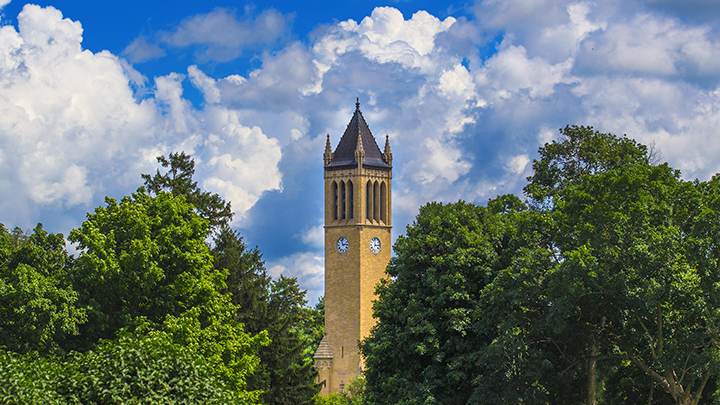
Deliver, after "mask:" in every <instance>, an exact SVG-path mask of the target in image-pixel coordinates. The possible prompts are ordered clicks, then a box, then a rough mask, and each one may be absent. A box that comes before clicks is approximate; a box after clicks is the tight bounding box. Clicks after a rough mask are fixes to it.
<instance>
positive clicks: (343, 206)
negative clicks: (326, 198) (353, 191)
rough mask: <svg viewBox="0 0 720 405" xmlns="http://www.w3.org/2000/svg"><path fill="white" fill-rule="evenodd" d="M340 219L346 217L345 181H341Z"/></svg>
mask: <svg viewBox="0 0 720 405" xmlns="http://www.w3.org/2000/svg"><path fill="white" fill-rule="evenodd" d="M340 219H345V183H344V182H342V181H341V182H340Z"/></svg>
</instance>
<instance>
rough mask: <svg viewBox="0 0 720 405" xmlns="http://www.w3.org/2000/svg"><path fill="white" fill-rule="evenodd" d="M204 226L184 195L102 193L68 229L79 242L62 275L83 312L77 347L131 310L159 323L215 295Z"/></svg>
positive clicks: (105, 334)
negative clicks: (99, 203) (99, 202)
mask: <svg viewBox="0 0 720 405" xmlns="http://www.w3.org/2000/svg"><path fill="white" fill-rule="evenodd" d="M207 229H208V228H207V221H206V220H204V219H202V218H200V217H199V216H198V215H197V214H196V213H195V212H194V211H193V207H192V205H190V204H188V203H187V202H186V201H185V198H184V197H182V196H180V197H175V196H173V195H172V194H169V193H164V192H161V193H160V194H158V195H157V196H155V197H151V196H149V195H147V194H145V193H142V192H138V193H134V194H133V195H132V196H129V197H124V198H123V199H122V200H121V201H120V202H119V203H118V202H117V201H116V200H114V199H111V198H107V199H106V207H98V208H96V209H95V212H94V213H92V214H88V218H87V220H86V221H85V222H84V223H83V224H82V225H81V226H80V228H78V229H75V230H73V231H72V232H70V237H69V240H70V241H72V242H75V243H77V245H78V250H79V255H78V258H77V259H76V262H75V265H74V266H73V269H72V272H71V274H70V276H71V277H72V280H73V284H74V286H75V289H76V290H77V291H78V292H79V294H80V298H81V301H82V303H83V304H84V305H85V306H86V307H87V308H88V318H89V321H88V322H87V323H86V324H84V325H83V326H82V332H83V340H82V341H80V342H78V343H80V344H81V345H84V346H80V347H78V349H87V348H89V346H90V345H92V344H94V343H95V342H96V341H97V340H98V339H100V338H103V339H112V338H113V337H114V334H115V332H116V331H118V330H119V329H121V328H123V327H125V326H128V325H130V324H132V322H133V320H134V319H135V318H137V317H145V318H146V319H148V320H149V321H151V322H153V323H156V324H160V323H162V322H163V321H164V320H165V317H166V316H167V315H174V316H178V315H180V314H182V313H183V312H185V311H187V310H189V309H191V308H194V307H197V306H202V305H204V304H205V303H207V302H211V301H214V300H217V299H218V296H219V295H221V291H222V290H223V289H224V288H225V279H226V277H227V273H226V272H221V271H216V270H215V269H214V268H213V265H212V256H211V255H210V251H209V249H208V247H207V245H206V244H205V237H206V235H207Z"/></svg>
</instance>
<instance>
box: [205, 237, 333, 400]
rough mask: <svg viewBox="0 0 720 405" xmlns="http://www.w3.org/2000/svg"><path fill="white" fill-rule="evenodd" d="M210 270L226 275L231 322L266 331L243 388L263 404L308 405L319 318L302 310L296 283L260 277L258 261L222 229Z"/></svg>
mask: <svg viewBox="0 0 720 405" xmlns="http://www.w3.org/2000/svg"><path fill="white" fill-rule="evenodd" d="M213 255H214V257H215V267H216V268H217V269H227V270H228V271H229V274H228V278H227V285H228V291H229V292H230V293H231V294H232V301H233V303H234V304H236V305H238V307H239V308H238V310H237V312H236V319H237V320H238V321H239V322H241V323H242V324H243V325H244V326H245V328H246V330H247V331H248V332H250V333H253V334H254V333H259V332H260V331H267V333H268V336H269V337H270V339H271V341H272V343H270V345H268V346H267V347H263V348H260V350H259V352H258V356H259V357H260V365H259V367H258V368H257V371H256V372H255V373H254V374H253V375H252V376H249V378H248V387H249V388H250V389H254V390H262V391H264V393H263V394H262V396H261V401H262V402H263V403H266V404H311V403H312V401H313V397H314V396H315V394H316V393H317V392H318V391H319V387H318V386H317V384H316V383H315V378H316V375H317V372H316V371H315V369H314V368H313V362H312V355H313V353H314V351H315V348H317V345H318V344H319V342H320V339H321V338H322V323H323V318H322V317H321V316H319V314H318V311H316V310H313V309H310V308H307V307H306V306H305V304H306V303H307V301H306V300H305V291H302V290H300V288H299V287H298V285H297V280H295V279H294V278H286V277H283V276H280V278H279V279H277V280H272V278H271V277H270V276H269V275H268V274H267V273H266V271H265V266H264V262H263V261H262V255H261V254H260V252H259V251H258V250H257V248H254V249H248V248H247V245H246V244H245V243H244V242H243V241H242V238H241V237H240V235H239V234H238V233H237V232H235V231H232V230H230V229H228V228H226V227H223V228H221V229H220V231H219V232H218V234H217V235H216V237H215V247H214V248H213Z"/></svg>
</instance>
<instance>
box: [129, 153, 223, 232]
mask: <svg viewBox="0 0 720 405" xmlns="http://www.w3.org/2000/svg"><path fill="white" fill-rule="evenodd" d="M157 161H158V163H160V165H161V166H162V167H166V168H168V171H167V173H165V174H162V173H160V170H159V169H158V170H157V172H156V173H155V175H154V176H151V175H149V174H142V175H141V177H142V178H143V180H144V181H145V188H146V189H147V191H149V192H151V193H154V194H156V195H157V194H159V193H160V192H161V191H164V192H169V193H171V194H172V195H174V196H181V195H182V196H185V200H186V201H187V202H188V203H190V204H192V205H193V206H194V207H195V209H196V210H197V213H198V214H199V215H200V216H201V217H202V218H205V219H207V220H208V221H209V223H210V229H216V228H218V227H220V226H223V225H229V224H230V221H231V220H232V217H233V212H232V209H231V208H230V202H228V201H225V200H223V199H222V198H221V197H220V195H218V194H215V193H211V192H209V191H203V190H202V189H200V187H199V186H198V184H197V182H196V181H194V180H193V178H192V177H193V175H194V174H195V160H193V158H192V157H190V156H189V155H187V154H186V153H185V152H180V153H177V152H171V153H170V154H169V155H168V157H167V158H166V157H165V156H158V157H157Z"/></svg>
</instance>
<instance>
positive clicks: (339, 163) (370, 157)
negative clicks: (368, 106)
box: [325, 102, 392, 169]
mask: <svg viewBox="0 0 720 405" xmlns="http://www.w3.org/2000/svg"><path fill="white" fill-rule="evenodd" d="M358 133H360V135H361V136H362V145H363V149H364V150H365V164H364V166H372V167H378V168H387V169H390V168H391V167H392V166H390V165H389V164H387V163H386V162H385V161H384V160H383V155H382V152H381V151H380V148H379V147H378V145H377V143H376V142H375V137H373V135H372V132H370V128H369V127H368V124H367V123H366V122H365V118H363V115H362V113H361V112H360V103H359V102H358V103H355V114H353V117H352V119H351V120H350V123H349V124H348V126H347V129H345V133H344V134H343V136H342V138H340V143H338V146H337V149H335V153H333V158H332V162H330V164H329V165H327V166H325V167H326V168H335V167H337V168H340V167H347V166H357V162H356V161H355V147H356V146H357V138H358Z"/></svg>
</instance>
